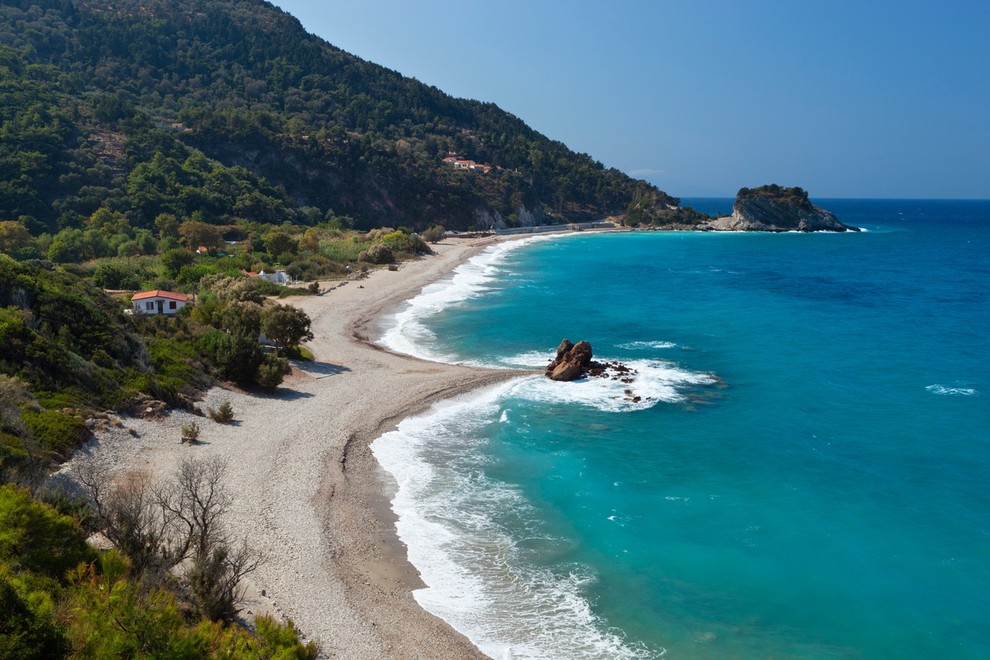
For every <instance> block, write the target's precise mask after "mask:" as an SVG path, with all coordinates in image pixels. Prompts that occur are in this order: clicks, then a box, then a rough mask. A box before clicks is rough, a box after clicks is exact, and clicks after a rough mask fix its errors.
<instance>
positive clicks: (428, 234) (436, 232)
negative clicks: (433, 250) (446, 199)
mask: <svg viewBox="0 0 990 660" xmlns="http://www.w3.org/2000/svg"><path fill="white" fill-rule="evenodd" d="M445 233H446V230H445V229H444V228H443V226H442V225H433V226H432V227H430V228H429V229H427V230H426V231H424V232H423V234H422V236H423V240H424V241H426V242H427V243H439V242H440V241H442V240H443V236H444V234H445Z"/></svg>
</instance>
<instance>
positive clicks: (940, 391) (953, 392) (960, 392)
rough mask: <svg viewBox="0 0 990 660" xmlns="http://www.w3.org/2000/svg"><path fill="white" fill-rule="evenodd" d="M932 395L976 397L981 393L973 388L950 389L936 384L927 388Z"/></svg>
mask: <svg viewBox="0 0 990 660" xmlns="http://www.w3.org/2000/svg"><path fill="white" fill-rule="evenodd" d="M925 389H926V390H928V391H929V392H931V393H932V394H937V395H939V396H975V395H976V394H979V391H978V390H976V389H975V388H972V387H949V386H947V385H940V384H938V383H935V384H934V385H929V386H928V387H926V388H925Z"/></svg>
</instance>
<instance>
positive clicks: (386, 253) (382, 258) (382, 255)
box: [358, 244, 395, 264]
mask: <svg viewBox="0 0 990 660" xmlns="http://www.w3.org/2000/svg"><path fill="white" fill-rule="evenodd" d="M358 261H363V262H366V263H370V264H391V263H395V255H394V254H393V253H392V251H391V250H390V249H388V247H387V246H385V245H381V244H379V245H372V246H371V247H370V248H368V249H367V250H365V251H364V252H362V253H361V254H359V255H358Z"/></svg>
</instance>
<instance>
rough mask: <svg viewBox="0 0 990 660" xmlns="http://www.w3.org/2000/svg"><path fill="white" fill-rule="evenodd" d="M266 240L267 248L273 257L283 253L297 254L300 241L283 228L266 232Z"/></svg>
mask: <svg viewBox="0 0 990 660" xmlns="http://www.w3.org/2000/svg"><path fill="white" fill-rule="evenodd" d="M264 241H265V249H266V250H267V251H268V254H270V255H272V256H273V257H278V256H279V255H282V254H295V253H296V251H297V250H298V249H299V243H298V242H297V241H296V239H295V238H293V237H292V236H290V235H289V234H287V233H286V232H285V231H284V230H281V229H278V230H276V231H273V232H269V233H267V234H265V237H264Z"/></svg>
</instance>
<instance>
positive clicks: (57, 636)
mask: <svg viewBox="0 0 990 660" xmlns="http://www.w3.org/2000/svg"><path fill="white" fill-rule="evenodd" d="M0 612H3V616H0V657H4V658H25V659H27V658H39V659H40V658H62V657H67V656H68V654H69V651H70V648H69V644H68V641H67V640H66V639H65V637H64V636H63V635H62V633H61V631H60V630H59V629H58V628H57V627H56V626H55V624H54V622H53V621H52V620H51V617H50V616H46V615H44V614H36V613H34V612H32V611H31V608H29V607H28V604H27V603H26V602H24V600H22V599H21V598H20V596H18V594H17V591H16V590H15V589H14V587H13V586H12V585H11V584H10V583H9V582H7V580H6V579H5V578H3V577H0Z"/></svg>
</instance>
